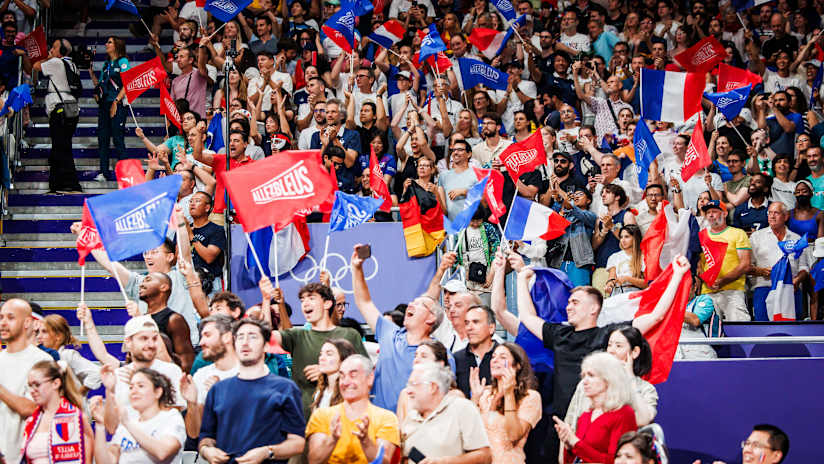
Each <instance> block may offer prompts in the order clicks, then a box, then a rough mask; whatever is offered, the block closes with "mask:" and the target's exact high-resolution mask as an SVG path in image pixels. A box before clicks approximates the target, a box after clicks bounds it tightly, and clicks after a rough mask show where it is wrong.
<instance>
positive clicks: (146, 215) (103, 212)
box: [86, 174, 183, 261]
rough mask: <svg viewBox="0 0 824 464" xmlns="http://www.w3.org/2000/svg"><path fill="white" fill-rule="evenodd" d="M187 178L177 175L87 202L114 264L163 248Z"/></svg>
mask: <svg viewBox="0 0 824 464" xmlns="http://www.w3.org/2000/svg"><path fill="white" fill-rule="evenodd" d="M182 181H183V178H182V177H180V175H178V174H175V175H171V176H165V177H161V178H160V179H155V180H151V181H149V182H145V183H142V184H138V185H135V186H134V187H129V188H125V189H122V190H115V191H114V192H110V193H107V194H105V195H98V196H96V197H89V198H88V199H87V200H86V203H87V205H88V206H89V212H91V213H92V219H93V220H94V224H95V226H96V227H97V233H98V234H99V235H100V241H101V242H103V247H105V249H106V253H108V255H109V259H110V260H112V261H121V260H124V259H126V258H129V257H131V256H134V255H137V254H140V253H142V252H144V251H146V250H151V249H152V248H155V247H158V246H160V245H161V244H162V243H163V241H164V239H165V238H166V229H167V228H168V227H169V218H171V216H172V211H173V210H174V207H175V202H176V201H177V194H178V193H179V192H180V184H181V183H182Z"/></svg>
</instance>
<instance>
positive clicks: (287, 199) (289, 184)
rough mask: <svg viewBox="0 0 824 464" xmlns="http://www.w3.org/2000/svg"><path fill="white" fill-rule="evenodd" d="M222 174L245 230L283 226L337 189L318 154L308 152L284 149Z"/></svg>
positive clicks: (251, 230)
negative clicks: (298, 213) (303, 209)
mask: <svg viewBox="0 0 824 464" xmlns="http://www.w3.org/2000/svg"><path fill="white" fill-rule="evenodd" d="M220 176H221V179H222V181H221V182H222V183H223V185H225V186H226V189H227V190H228V191H229V197H230V198H231V199H232V203H234V205H235V208H237V214H238V218H239V220H240V223H241V224H242V225H243V230H244V231H245V232H254V231H256V230H258V229H261V228H263V227H267V226H270V225H275V226H276V227H278V228H280V227H282V225H284V224H287V223H289V222H291V221H292V218H293V216H294V215H295V213H296V212H297V211H298V210H300V209H302V208H312V207H315V206H317V205H319V204H321V203H322V202H323V201H325V200H327V199H328V198H329V195H331V194H332V192H333V191H334V185H332V179H331V178H330V177H329V173H327V172H326V171H325V170H324V169H323V166H322V165H321V164H320V163H318V160H317V155H315V154H312V153H309V154H307V153H305V152H304V153H300V152H298V153H295V152H290V151H285V152H281V153H280V154H279V155H278V156H270V157H269V158H266V159H263V160H260V161H256V162H254V163H251V164H249V165H246V166H242V167H240V168H237V169H232V170H230V171H228V172H221V173H220Z"/></svg>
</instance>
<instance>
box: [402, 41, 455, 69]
mask: <svg viewBox="0 0 824 464" xmlns="http://www.w3.org/2000/svg"><path fill="white" fill-rule="evenodd" d="M424 35H426V34H424ZM420 55H421V54H420V52H415V54H414V55H412V64H413V65H414V66H415V69H421V66H422V65H423V63H421V59H420ZM437 57H438V61H437V64H438V66H437V68H436V67H435V55H433V56H430V57H427V58H426V64H428V65H429V66H430V67H431V68H432V69H435V70H437V71H440V72H444V71H446V70H447V69H449V68H451V67H452V61H450V60H449V57H447V56H446V54H444V52H438V55H437Z"/></svg>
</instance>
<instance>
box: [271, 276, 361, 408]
mask: <svg viewBox="0 0 824 464" xmlns="http://www.w3.org/2000/svg"><path fill="white" fill-rule="evenodd" d="M298 297H299V298H300V309H301V311H303V316H304V317H305V318H306V322H308V323H309V325H310V328H309V329H308V330H306V329H304V328H303V327H292V328H287V329H282V330H279V331H277V332H274V333H273V334H272V339H273V341H275V342H277V343H279V344H280V345H281V346H283V349H284V350H286V351H288V352H289V353H291V354H292V380H294V381H295V383H297V384H298V387H300V391H301V396H302V399H303V414H304V415H305V416H306V417H309V415H310V413H311V411H310V410H309V407H310V406H311V405H312V396H313V394H314V392H315V385H316V382H317V379H318V377H319V376H320V371H319V370H318V366H317V364H318V353H319V352H320V347H321V346H322V345H323V344H324V343H325V342H326V341H327V340H329V339H330V338H342V339H344V340H346V341H348V342H350V343H352V346H354V347H355V352H356V353H358V354H362V355H364V356H367V353H366V349H365V348H364V347H363V342H362V341H361V338H360V335H359V334H358V332H357V331H356V330H355V329H351V328H349V327H338V326H336V325H335V324H334V322H332V314H333V312H334V311H335V296H334V295H333V294H332V290H331V289H330V288H329V287H327V286H326V285H323V284H320V283H316V282H315V283H310V284H307V285H305V286H304V287H303V288H301V289H300V291H299V292H298ZM286 326H287V327H288V326H289V324H288V322H287V324H286ZM281 327H284V324H283V323H281Z"/></svg>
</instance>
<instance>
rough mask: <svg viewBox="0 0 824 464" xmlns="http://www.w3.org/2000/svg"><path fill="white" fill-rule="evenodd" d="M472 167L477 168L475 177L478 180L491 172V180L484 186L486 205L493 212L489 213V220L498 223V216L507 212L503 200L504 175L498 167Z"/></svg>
mask: <svg viewBox="0 0 824 464" xmlns="http://www.w3.org/2000/svg"><path fill="white" fill-rule="evenodd" d="M472 169H474V170H475V177H476V178H477V179H478V180H481V179H483V178H484V177H486V176H487V174H489V181H488V182H487V183H486V188H484V199H486V205H487V206H488V207H489V210H490V211H491V212H492V214H490V215H489V222H491V223H493V224H497V223H498V218H499V217H501V216H503V215H504V213H506V205H505V204H504V200H503V194H504V175H503V174H501V171H498V170H497V169H481V168H472ZM490 173H491V174H490Z"/></svg>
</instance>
